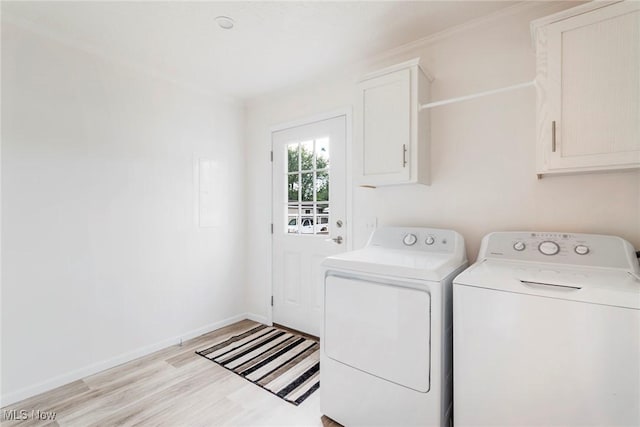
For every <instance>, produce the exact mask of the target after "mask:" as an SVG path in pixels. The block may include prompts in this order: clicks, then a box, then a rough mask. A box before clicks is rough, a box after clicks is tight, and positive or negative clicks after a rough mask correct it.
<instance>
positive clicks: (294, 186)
mask: <svg viewBox="0 0 640 427" xmlns="http://www.w3.org/2000/svg"><path fill="white" fill-rule="evenodd" d="M299 178H300V175H299V174H297V173H295V174H292V173H290V174H289V176H288V183H287V193H289V196H288V200H289V202H298V201H299V200H300V198H299V194H300V186H299V185H298V182H299Z"/></svg>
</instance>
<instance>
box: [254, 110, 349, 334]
mask: <svg viewBox="0 0 640 427" xmlns="http://www.w3.org/2000/svg"><path fill="white" fill-rule="evenodd" d="M341 116H344V118H345V187H346V188H345V196H346V200H345V205H346V206H345V208H346V217H345V221H346V223H347V233H346V235H347V238H346V240H347V241H346V245H345V248H346V250H347V251H350V250H353V210H352V208H353V192H352V189H353V174H352V163H353V162H352V156H351V154H352V139H353V138H352V135H353V107H351V106H349V107H343V108H339V109H336V110H332V111H328V112H325V113H318V114H314V115H311V116H306V117H302V118H300V119H296V120H292V121H289V122H284V123H280V124H277V125H273V126H271V127H270V128H269V141H270V143H269V147H270V150H271V151H272V152H273V134H274V133H275V132H278V131H282V130H286V129H290V128H294V127H298V126H304V125H308V124H312V123H316V122H321V121H323V120H329V119H334V118H336V117H341ZM269 165H270V169H271V185H270V186H269V196H270V197H269V199H270V203H269V211H270V215H269V218H270V223H269V224H266V226H265V227H266V229H267V230H271V224H273V162H272V161H269ZM269 232H270V231H269ZM269 240H270V241H271V244H270V245H269V254H268V258H269V271H268V274H267V277H268V279H267V292H266V295H265V306H266V307H267V311H266V312H267V324H268V325H273V306H272V305H271V296H272V295H273V233H271V234H270V239H269Z"/></svg>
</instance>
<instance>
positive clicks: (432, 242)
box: [424, 236, 436, 246]
mask: <svg viewBox="0 0 640 427" xmlns="http://www.w3.org/2000/svg"><path fill="white" fill-rule="evenodd" d="M424 242H425V243H426V244H427V245H429V246H431V245H433V244H434V243H435V242H436V239H434V238H433V236H429V237H427V240H425V241H424Z"/></svg>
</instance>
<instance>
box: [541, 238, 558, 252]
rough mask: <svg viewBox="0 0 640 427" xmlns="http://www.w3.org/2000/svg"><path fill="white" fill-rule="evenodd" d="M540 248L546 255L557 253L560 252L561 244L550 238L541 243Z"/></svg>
mask: <svg viewBox="0 0 640 427" xmlns="http://www.w3.org/2000/svg"><path fill="white" fill-rule="evenodd" d="M538 250H539V251H540V252H541V253H543V254H544V255H555V254H557V253H558V252H560V246H558V244H557V243H556V242H552V241H550V240H547V241H544V242H542V243H540V245H539V246H538Z"/></svg>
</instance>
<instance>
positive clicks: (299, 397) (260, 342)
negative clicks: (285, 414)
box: [196, 325, 320, 405]
mask: <svg viewBox="0 0 640 427" xmlns="http://www.w3.org/2000/svg"><path fill="white" fill-rule="evenodd" d="M196 354H199V355H200V356H202V357H206V358H207V359H209V360H212V361H214V362H216V363H217V364H219V365H221V366H223V367H225V368H227V369H229V370H231V371H233V372H235V373H236V374H238V375H240V376H242V377H244V378H246V379H248V380H249V381H251V382H253V383H255V384H258V385H259V386H260V387H262V388H264V389H265V390H268V391H270V392H271V393H273V394H275V395H276V396H278V397H280V398H282V399H284V400H286V401H287V402H290V403H293V404H294V405H299V404H300V403H302V402H303V401H304V400H305V399H306V398H307V397H309V396H310V395H311V394H312V393H313V392H314V391H316V390H317V389H318V388H320V346H319V344H318V342H317V341H315V340H312V339H307V338H304V337H302V336H300V335H296V334H293V333H290V332H287V331H284V330H282V329H278V328H274V327H270V326H265V325H260V326H256V327H255V328H252V329H249V330H247V331H245V332H243V333H241V334H238V335H235V336H233V337H231V338H228V339H226V340H224V341H222V342H218V343H215V344H213V345H211V346H209V347H207V348H205V349H203V350H198V351H196Z"/></svg>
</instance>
